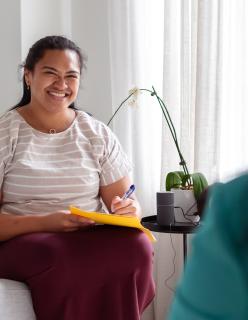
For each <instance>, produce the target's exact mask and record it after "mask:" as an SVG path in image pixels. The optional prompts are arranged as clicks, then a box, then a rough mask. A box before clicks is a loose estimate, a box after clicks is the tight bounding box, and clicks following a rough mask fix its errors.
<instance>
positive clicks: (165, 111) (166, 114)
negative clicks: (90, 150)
mask: <svg viewBox="0 0 248 320" xmlns="http://www.w3.org/2000/svg"><path fill="white" fill-rule="evenodd" d="M137 90H138V89H137ZM139 90H140V91H146V92H149V93H150V94H151V96H155V97H156V99H157V101H158V103H159V106H160V108H161V111H162V113H163V115H164V118H165V120H166V123H167V125H168V127H169V130H170V133H171V135H172V139H173V140H174V142H175V146H176V149H177V152H178V155H179V158H180V163H179V165H180V166H182V168H183V171H184V174H185V175H187V177H188V178H187V183H188V186H190V185H191V178H190V174H189V170H188V167H187V164H186V162H185V160H184V158H183V155H182V152H181V150H180V148H179V144H178V140H177V134H176V130H175V127H174V125H173V122H172V120H171V117H170V114H169V111H168V109H167V107H166V105H165V103H164V101H163V100H162V99H161V98H160V97H159V96H158V94H157V92H156V90H155V89H154V87H153V86H152V90H149V89H139ZM135 92H136V91H134V92H132V93H131V94H129V96H128V97H127V98H126V99H125V100H123V101H122V103H121V104H120V105H119V107H118V108H117V109H116V111H115V112H114V114H113V115H112V117H111V118H110V120H109V121H108V123H107V125H109V124H110V123H111V121H112V120H113V118H114V117H115V115H116V114H117V112H118V111H119V110H120V108H121V107H122V106H123V105H124V103H125V102H126V101H127V100H128V99H129V98H130V97H131V96H132V95H133V94H134V93H135Z"/></svg>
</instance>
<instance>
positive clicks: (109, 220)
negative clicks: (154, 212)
mask: <svg viewBox="0 0 248 320" xmlns="http://www.w3.org/2000/svg"><path fill="white" fill-rule="evenodd" d="M70 211H71V213H72V214H77V215H79V216H83V217H85V218H89V219H91V220H93V221H95V222H97V223H102V224H111V225H115V226H121V227H129V228H136V229H139V230H141V231H143V232H144V233H145V234H146V235H147V236H148V238H149V239H150V240H151V241H152V242H155V241H156V238H155V237H154V235H153V234H152V233H151V231H150V230H148V229H146V228H145V227H143V226H142V224H141V223H140V221H139V219H138V218H136V217H127V216H121V215H117V214H107V213H99V212H89V211H84V210H82V209H79V208H76V207H72V206H71V207H70Z"/></svg>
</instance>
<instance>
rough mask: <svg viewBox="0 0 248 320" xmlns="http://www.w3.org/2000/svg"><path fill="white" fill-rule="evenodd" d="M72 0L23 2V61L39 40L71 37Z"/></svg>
mask: <svg viewBox="0 0 248 320" xmlns="http://www.w3.org/2000/svg"><path fill="white" fill-rule="evenodd" d="M70 8H71V6H70V0H52V1H51V0H21V11H20V16H21V30H22V32H21V35H22V59H23V60H24V59H25V57H26V55H27V53H28V49H29V48H30V46H32V44H33V43H34V42H35V41H37V40H38V39H40V38H42V37H45V36H48V35H65V36H67V37H70V36H71V14H70Z"/></svg>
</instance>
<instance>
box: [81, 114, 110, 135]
mask: <svg viewBox="0 0 248 320" xmlns="http://www.w3.org/2000/svg"><path fill="white" fill-rule="evenodd" d="M77 112H78V125H79V127H80V129H81V130H82V131H83V132H84V134H85V135H86V136H88V138H99V139H103V140H105V139H116V136H115V134H114V133H113V132H112V130H111V129H110V128H109V127H108V126H107V125H106V124H104V123H103V122H102V121H100V120H98V119H96V118H94V117H93V116H91V115H89V114H88V113H86V112H84V111H81V110H80V111H77Z"/></svg>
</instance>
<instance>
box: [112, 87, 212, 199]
mask: <svg viewBox="0 0 248 320" xmlns="http://www.w3.org/2000/svg"><path fill="white" fill-rule="evenodd" d="M142 91H144V92H147V93H149V94H150V95H151V96H153V97H155V99H156V101H157V102H158V104H159V106H160V108H161V111H162V113H163V116H164V119H165V121H166V123H167V125H168V127H169V130H170V133H171V136H172V139H173V141H174V143H175V146H176V149H177V153H178V156H179V159H180V161H179V165H180V166H181V167H182V170H181V171H173V172H169V173H168V174H167V175H166V179H165V187H166V190H167V191H170V190H171V189H186V190H193V191H194V195H195V198H196V199H198V198H199V196H200V194H201V193H202V192H203V191H204V190H205V189H206V188H207V186H208V182H207V180H206V178H205V176H204V175H203V174H202V173H200V172H197V173H189V170H188V167H187V164H186V162H185V160H184V157H183V155H182V152H181V150H180V147H179V143H178V139H177V134H176V130H175V127H174V125H173V122H172V120H171V117H170V114H169V111H168V109H167V107H166V105H165V103H164V101H163V100H162V99H161V98H160V97H159V96H158V94H157V92H156V90H155V89H154V87H152V90H150V89H139V88H134V89H132V90H130V91H129V95H128V96H127V97H126V98H125V99H124V100H123V101H122V102H121V104H120V105H119V107H118V108H117V109H116V110H115V112H114V114H113V115H112V117H111V118H110V120H109V121H108V123H107V125H108V126H109V125H110V123H111V121H112V120H113V119H114V117H115V116H116V114H117V113H118V111H119V110H120V109H121V107H122V106H123V105H125V103H126V102H127V101H129V102H131V104H133V103H134V101H135V100H136V99H137V96H138V94H139V93H140V92H142Z"/></svg>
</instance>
